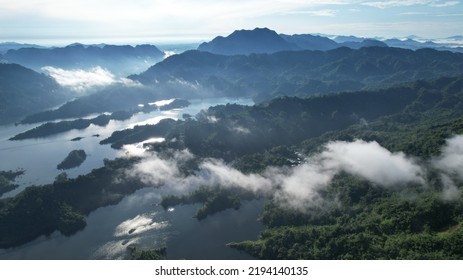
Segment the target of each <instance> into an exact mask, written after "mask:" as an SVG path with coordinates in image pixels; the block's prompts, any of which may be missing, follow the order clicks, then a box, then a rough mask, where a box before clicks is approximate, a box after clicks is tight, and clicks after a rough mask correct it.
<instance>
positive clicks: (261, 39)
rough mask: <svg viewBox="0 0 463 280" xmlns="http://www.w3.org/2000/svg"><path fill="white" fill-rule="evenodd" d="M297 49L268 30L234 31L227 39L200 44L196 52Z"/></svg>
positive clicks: (245, 52) (220, 37)
mask: <svg viewBox="0 0 463 280" xmlns="http://www.w3.org/2000/svg"><path fill="white" fill-rule="evenodd" d="M296 49H299V48H298V47H297V46H296V45H294V44H291V43H289V42H287V41H286V40H284V39H283V38H281V37H280V36H279V35H278V34H277V33H276V32H275V31H273V30H270V29H268V28H256V29H254V30H236V31H235V32H233V33H232V34H230V35H229V36H227V37H222V36H218V37H216V38H214V39H213V40H212V41H211V42H208V43H202V44H201V45H199V47H198V50H200V51H204V52H210V53H215V54H223V55H235V54H251V53H274V52H279V51H284V50H296Z"/></svg>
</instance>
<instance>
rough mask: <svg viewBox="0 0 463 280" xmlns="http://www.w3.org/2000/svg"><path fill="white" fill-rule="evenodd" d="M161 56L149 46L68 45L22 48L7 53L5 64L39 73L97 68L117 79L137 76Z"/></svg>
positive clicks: (162, 54) (155, 48)
mask: <svg viewBox="0 0 463 280" xmlns="http://www.w3.org/2000/svg"><path fill="white" fill-rule="evenodd" d="M163 57H164V53H163V52H162V51H160V50H159V49H158V48H157V47H155V46H153V45H138V46H136V47H132V46H128V45H127V46H116V45H102V46H95V45H91V46H85V45H82V44H72V45H69V46H66V47H63V48H51V49H40V48H22V49H18V50H9V51H8V52H7V53H6V54H5V55H4V58H5V59H7V60H8V61H9V62H12V63H17V64H21V65H24V66H26V67H28V68H31V69H34V70H36V71H40V70H41V68H42V67H44V66H52V67H58V68H63V69H90V68H93V67H96V66H100V67H103V68H106V69H108V70H109V71H111V72H112V73H114V74H116V75H119V76H126V75H129V74H132V73H139V72H142V71H144V70H146V69H147V68H148V67H149V66H151V65H153V64H154V63H156V62H158V61H160V60H162V59H163Z"/></svg>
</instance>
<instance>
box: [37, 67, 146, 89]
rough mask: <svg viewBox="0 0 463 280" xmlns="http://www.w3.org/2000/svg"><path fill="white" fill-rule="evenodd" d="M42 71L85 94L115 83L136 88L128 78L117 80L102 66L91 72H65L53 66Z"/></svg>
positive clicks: (65, 85)
mask: <svg viewBox="0 0 463 280" xmlns="http://www.w3.org/2000/svg"><path fill="white" fill-rule="evenodd" d="M42 71H44V72H45V73H47V74H48V75H50V76H51V77H52V78H53V79H55V81H56V82H57V83H58V84H60V85H61V86H64V87H68V88H71V89H72V90H74V91H77V92H85V91H87V90H90V89H93V88H95V87H97V88H98V87H105V86H109V85H111V84H114V83H120V84H124V85H126V86H136V85H137V82H134V81H132V80H130V79H127V78H120V79H116V77H115V76H114V75H113V74H112V73H111V72H110V71H108V70H106V69H103V68H101V67H100V66H97V67H94V68H92V69H90V70H82V69H75V70H65V69H61V68H56V67H52V66H46V67H43V68H42Z"/></svg>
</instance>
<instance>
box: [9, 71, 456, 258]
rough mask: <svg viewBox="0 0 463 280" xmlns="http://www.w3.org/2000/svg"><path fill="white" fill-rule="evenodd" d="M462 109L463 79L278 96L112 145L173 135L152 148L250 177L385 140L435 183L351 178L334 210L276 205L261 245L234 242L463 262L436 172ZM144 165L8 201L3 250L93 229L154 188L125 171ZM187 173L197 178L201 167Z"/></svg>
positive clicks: (220, 194)
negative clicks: (328, 146)
mask: <svg viewBox="0 0 463 280" xmlns="http://www.w3.org/2000/svg"><path fill="white" fill-rule="evenodd" d="M462 109H463V76H458V77H451V78H440V79H435V80H429V81H416V82H413V83H410V84H405V85H402V86H395V87H391V88H387V89H383V90H376V91H373V90H369V91H361V92H350V93H344V94H334V95H329V96H322V97H314V98H307V99H303V98H297V97H284V98H277V99H274V100H272V101H270V102H268V103H266V104H261V105H257V106H252V107H248V106H239V105H231V104H227V105H224V106H216V107H211V108H209V109H208V110H206V111H202V112H201V113H199V114H198V115H197V116H196V120H194V119H188V120H185V121H174V120H164V121H162V122H160V123H159V124H158V125H156V126H141V127H135V128H134V129H129V130H124V131H120V132H114V133H113V135H112V136H111V137H110V138H108V139H105V140H103V141H102V143H113V145H115V147H117V146H119V147H120V146H122V145H123V144H125V143H135V142H141V141H143V140H146V139H149V138H151V137H164V138H166V141H165V142H163V143H159V144H152V145H151V146H152V148H153V149H154V150H156V151H172V150H183V149H185V148H187V149H189V151H191V152H192V153H194V154H195V155H197V156H198V157H199V158H204V157H215V158H222V159H224V161H226V162H228V163H229V164H230V165H233V166H234V167H235V168H237V169H239V170H240V171H242V172H244V173H250V172H261V171H262V170H265V169H266V168H267V167H269V166H287V167H289V166H294V165H298V164H300V163H301V162H302V160H303V158H304V157H305V155H310V154H313V153H317V152H319V151H320V149H321V147H322V146H323V145H324V144H325V143H327V142H329V141H333V140H343V141H353V140H355V139H363V140H365V141H377V142H378V143H379V144H380V145H382V146H383V147H385V148H387V149H389V150H390V151H393V152H398V151H403V152H405V153H406V154H407V155H412V156H417V157H420V158H421V159H423V162H422V164H423V165H425V166H426V167H427V168H428V167H429V170H428V172H426V174H427V176H428V177H427V178H426V183H425V186H416V185H405V186H400V188H399V186H394V187H390V188H383V187H379V186H377V185H375V184H373V183H371V182H369V181H366V180H363V179H360V178H358V177H355V176H353V175H349V174H346V173H340V174H338V175H336V176H335V177H334V179H333V180H332V182H331V184H330V185H329V186H328V188H327V189H324V190H323V192H321V193H320V195H321V197H322V198H323V200H324V201H326V205H322V206H317V205H310V207H307V208H306V209H304V211H296V210H294V209H292V208H287V207H285V206H284V205H282V204H280V203H278V200H277V199H275V200H270V201H269V202H268V203H267V205H266V207H265V210H264V212H263V213H262V217H261V220H262V222H263V223H264V224H265V225H266V226H267V227H268V229H267V230H266V231H264V232H262V234H261V236H260V237H259V239H257V240H254V241H245V242H240V243H231V244H229V245H230V246H232V247H234V248H238V249H242V250H245V251H246V252H248V253H250V254H252V255H254V256H256V257H258V258H264V259H300V258H304V259H462V258H463V255H462V252H463V250H462V249H463V247H462V246H463V245H462V244H463V243H462V242H461V240H462V237H463V235H462V234H463V232H462V225H463V201H462V200H461V198H460V199H458V198H456V199H454V200H445V199H444V198H443V197H442V191H443V189H444V186H443V183H442V182H441V178H440V177H439V174H438V172H436V170H433V169H432V167H431V166H427V162H428V160H431V159H432V158H433V157H434V156H437V155H439V153H440V149H441V148H442V146H443V145H444V144H445V140H446V139H448V138H449V137H452V136H454V135H456V134H460V133H463V110H462ZM196 160H200V159H196ZM137 161H138V159H119V160H116V161H107V162H106V163H105V167H103V168H100V169H96V170H94V171H92V172H91V173H90V174H88V175H86V176H81V177H78V178H77V179H68V178H67V176H65V175H62V176H59V178H57V180H56V182H55V183H54V184H53V185H47V186H43V187H31V188H28V189H26V190H25V191H24V192H22V193H20V194H19V195H18V196H16V197H14V198H9V199H4V200H0V228H6V229H8V231H6V230H5V231H0V246H1V247H10V246H14V245H18V244H22V243H24V242H26V241H29V240H32V239H33V238H35V237H37V236H39V235H41V234H49V233H51V232H52V231H53V230H60V231H61V232H63V233H66V234H69V233H72V232H75V231H76V230H77V229H79V228H82V227H83V226H84V222H85V219H84V218H83V217H84V215H86V214H88V213H89V212H90V211H92V210H94V209H96V208H97V207H100V206H103V205H108V204H112V203H117V202H118V201H120V199H121V198H122V197H123V196H124V195H127V194H130V193H132V192H133V191H135V189H137V188H140V187H142V186H143V184H142V183H141V182H138V180H137V179H133V178H125V176H126V175H124V174H126V173H124V170H125V169H127V168H130V167H131V166H133V164H134V163H136V162H137ZM183 168H186V169H187V170H183ZM181 169H182V173H187V174H193V173H194V171H195V170H196V169H197V164H196V163H195V164H191V165H188V166H183V167H181ZM115 178H117V180H115ZM457 187H459V191H461V186H460V185H457ZM247 195H249V199H252V198H253V197H254V195H253V194H248V193H240V191H238V190H237V189H228V188H221V187H210V186H209V187H208V186H205V187H202V188H200V189H198V190H197V191H195V192H192V193H191V194H188V195H183V196H167V197H165V198H164V199H163V200H162V203H161V204H162V206H163V207H165V208H168V207H171V206H174V205H178V204H182V203H203V206H202V207H201V208H200V209H199V210H198V212H197V213H196V218H197V219H203V218H205V217H207V216H208V215H212V214H214V213H217V212H219V211H222V210H224V209H227V208H235V209H236V208H237V207H239V206H240V203H241V200H242V199H248V198H247ZM45 210H46V211H45Z"/></svg>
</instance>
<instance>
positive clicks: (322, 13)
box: [284, 9, 337, 17]
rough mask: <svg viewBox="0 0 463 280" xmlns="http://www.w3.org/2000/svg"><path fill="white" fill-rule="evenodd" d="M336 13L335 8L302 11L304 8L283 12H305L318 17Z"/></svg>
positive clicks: (287, 13)
mask: <svg viewBox="0 0 463 280" xmlns="http://www.w3.org/2000/svg"><path fill="white" fill-rule="evenodd" d="M336 13H337V11H335V10H330V9H324V10H313V11H304V10H298V11H289V12H285V13H284V14H286V15H297V14H305V15H311V16H319V17H334V16H336Z"/></svg>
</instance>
